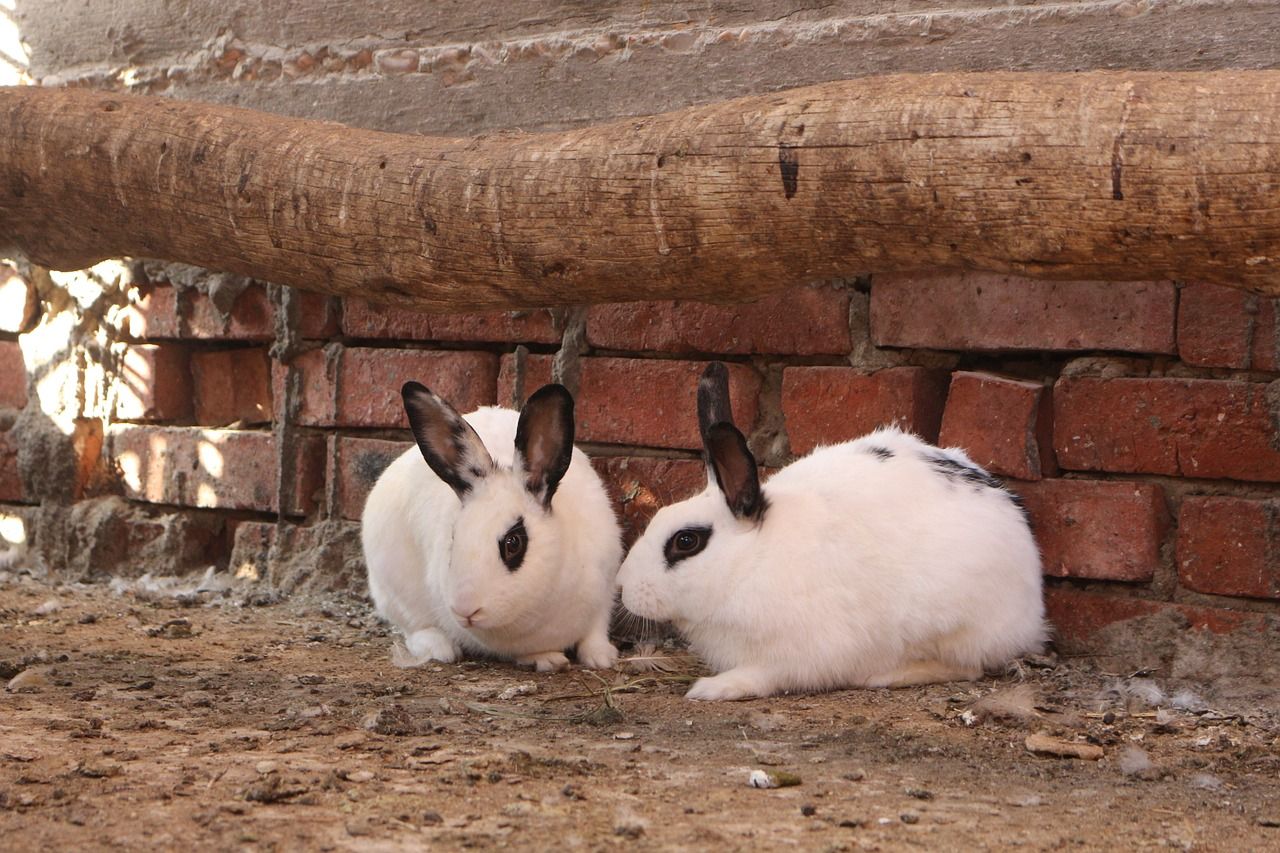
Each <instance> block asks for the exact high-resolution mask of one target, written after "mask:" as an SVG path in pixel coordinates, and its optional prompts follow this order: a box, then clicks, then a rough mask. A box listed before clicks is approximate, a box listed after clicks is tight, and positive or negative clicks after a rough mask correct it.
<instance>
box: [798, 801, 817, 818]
mask: <svg viewBox="0 0 1280 853" xmlns="http://www.w3.org/2000/svg"><path fill="white" fill-rule="evenodd" d="M817 813H818V807H817V806H815V805H813V804H811V803H805V804H804V805H803V806H801V807H800V814H802V815H804V816H805V817H813V816H814V815H816V814H817Z"/></svg>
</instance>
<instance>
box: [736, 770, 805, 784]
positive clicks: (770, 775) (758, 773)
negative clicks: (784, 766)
mask: <svg viewBox="0 0 1280 853" xmlns="http://www.w3.org/2000/svg"><path fill="white" fill-rule="evenodd" d="M800 783H801V780H800V777H799V776H797V775H796V774H794V773H788V772H787V771H785V770H772V771H769V772H765V771H764V770H752V771H751V773H750V774H749V775H748V776H747V785H748V786H750V787H752V788H791V787H794V786H796V785H799V784H800Z"/></svg>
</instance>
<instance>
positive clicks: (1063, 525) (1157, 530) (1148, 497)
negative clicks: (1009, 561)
mask: <svg viewBox="0 0 1280 853" xmlns="http://www.w3.org/2000/svg"><path fill="white" fill-rule="evenodd" d="M1013 489H1014V490H1015V491H1016V492H1017V493H1018V494H1020V495H1021V496H1022V498H1023V500H1024V501H1025V502H1026V506H1027V511H1028V512H1029V513H1030V514H1031V529H1032V531H1033V532H1034V533H1035V537H1036V542H1038V543H1039V545H1040V552H1041V556H1042V558H1043V560H1044V573H1045V574H1046V575H1051V576H1054V577H1063V578H1095V579H1099V580H1119V581H1148V580H1151V578H1152V576H1153V575H1154V574H1155V571H1156V569H1157V568H1158V567H1159V566H1160V547H1161V545H1162V544H1163V542H1164V537H1165V533H1166V532H1167V531H1168V529H1169V512H1168V509H1167V508H1166V507H1165V502H1164V493H1163V492H1162V491H1161V489H1160V487H1159V486H1153V485H1150V484H1145V483H1124V482H1119V481H1100V480H1059V479H1052V480H1041V481H1039V482H1037V483H1016V484H1013Z"/></svg>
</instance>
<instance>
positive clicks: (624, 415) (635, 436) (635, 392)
mask: <svg viewBox="0 0 1280 853" xmlns="http://www.w3.org/2000/svg"><path fill="white" fill-rule="evenodd" d="M579 364H580V367H581V372H580V374H579V381H578V394H577V395H576V396H575V398H574V416H575V418H574V419H575V421H576V422H577V440H578V441H588V442H596V443H600V444H630V445H639V446H642V447H664V448H673V449H680V450H698V449H700V448H701V447H702V437H701V435H700V434H699V432H698V402H697V394H698V378H699V377H700V376H701V375H702V371H703V370H705V369H706V363H705V362H698V361H668V360H662V361H658V360H649V359H640V358H584V359H582V360H581V362H580V363H579ZM726 366H727V367H728V368H729V395H730V397H731V399H732V402H733V417H734V421H735V422H736V423H737V425H738V428H739V429H741V430H742V431H743V432H745V433H748V434H750V432H751V429H752V427H753V426H754V424H755V421H756V405H757V400H756V398H757V396H758V395H759V393H760V377H759V375H758V374H757V373H756V372H755V371H754V370H752V369H751V368H749V367H747V366H746V365H742V364H729V365H726ZM525 370H526V375H525V382H524V396H525V397H526V398H527V397H528V396H529V395H530V394H532V393H533V392H534V391H536V390H538V388H540V387H541V386H543V385H545V384H547V383H548V382H550V381H551V356H542V355H531V356H529V357H528V358H527V360H526V364H525ZM514 382H515V357H514V356H511V355H508V356H503V359H502V371H501V373H500V374H499V377H498V400H499V402H500V404H501V405H504V406H514V404H513V402H512V393H513V386H514Z"/></svg>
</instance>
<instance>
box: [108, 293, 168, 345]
mask: <svg viewBox="0 0 1280 853" xmlns="http://www.w3.org/2000/svg"><path fill="white" fill-rule="evenodd" d="M119 323H120V330H121V332H122V333H123V334H124V335H125V336H126V337H128V338H132V339H133V340H135V341H155V340H168V339H173V338H180V337H182V318H181V317H180V316H179V313H178V291H177V289H176V288H173V287H169V286H167V285H144V286H142V287H139V288H138V290H137V292H136V293H134V295H133V298H132V301H131V302H130V303H129V304H128V305H126V306H125V307H124V308H123V309H122V310H121V313H120V316H119Z"/></svg>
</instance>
